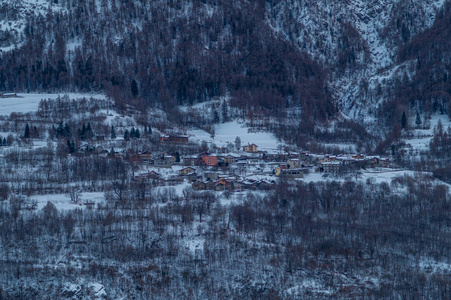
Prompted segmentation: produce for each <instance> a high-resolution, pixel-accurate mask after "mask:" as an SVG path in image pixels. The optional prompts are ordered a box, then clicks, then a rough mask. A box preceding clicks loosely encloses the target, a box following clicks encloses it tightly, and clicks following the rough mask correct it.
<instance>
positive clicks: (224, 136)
mask: <svg viewBox="0 0 451 300" xmlns="http://www.w3.org/2000/svg"><path fill="white" fill-rule="evenodd" d="M188 134H189V135H190V139H191V140H192V141H198V142H201V141H206V142H209V143H215V144H216V145H217V146H226V145H227V144H228V143H232V144H234V143H235V139H236V137H237V136H238V137H240V139H241V145H242V146H245V145H248V144H256V145H257V146H258V150H263V151H268V152H274V151H276V150H277V149H278V147H279V146H280V145H282V146H283V145H284V144H283V143H281V142H279V141H278V140H277V138H276V137H275V136H274V135H273V134H272V133H269V132H252V129H250V128H248V127H246V126H245V124H244V123H240V122H238V121H232V122H227V123H223V124H218V125H216V126H215V135H214V137H212V136H211V135H210V134H209V133H207V132H206V131H204V130H200V129H193V130H189V131H188Z"/></svg>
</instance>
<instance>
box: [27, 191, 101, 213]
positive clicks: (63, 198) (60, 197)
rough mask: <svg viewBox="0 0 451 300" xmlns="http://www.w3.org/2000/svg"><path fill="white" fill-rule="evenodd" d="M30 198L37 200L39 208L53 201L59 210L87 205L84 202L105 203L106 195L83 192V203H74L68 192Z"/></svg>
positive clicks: (81, 198) (81, 197)
mask: <svg viewBox="0 0 451 300" xmlns="http://www.w3.org/2000/svg"><path fill="white" fill-rule="evenodd" d="M30 199H31V201H36V202H37V209H38V210H40V209H42V208H43V207H44V206H46V205H47V202H51V203H52V204H53V205H55V207H56V208H57V209H58V210H70V209H75V208H82V207H87V206H86V205H84V204H83V203H94V204H97V203H103V202H105V195H104V193H103V192H93V193H89V192H87V193H82V194H81V196H80V203H81V204H76V203H72V202H71V201H70V197H69V195H68V194H48V195H32V196H31V197H30Z"/></svg>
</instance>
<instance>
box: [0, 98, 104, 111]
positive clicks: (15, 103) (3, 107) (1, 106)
mask: <svg viewBox="0 0 451 300" xmlns="http://www.w3.org/2000/svg"><path fill="white" fill-rule="evenodd" d="M64 95H65V94H17V96H18V97H17V98H16V97H13V98H0V115H10V114H11V113H13V112H16V113H27V112H35V111H37V109H38V105H39V102H40V101H41V100H42V99H56V98H58V97H59V96H61V97H62V96H64ZM67 95H68V96H69V98H70V99H71V100H72V99H82V98H95V99H102V100H104V99H105V98H106V97H105V95H100V94H77V93H69V94H67Z"/></svg>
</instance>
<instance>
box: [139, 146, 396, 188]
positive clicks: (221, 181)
mask: <svg viewBox="0 0 451 300" xmlns="http://www.w3.org/2000/svg"><path fill="white" fill-rule="evenodd" d="M135 158H136V160H137V161H141V162H145V163H148V164H149V165H150V166H153V167H155V169H154V170H152V171H150V172H147V173H142V174H139V175H137V176H136V177H135V179H136V180H154V181H160V182H166V183H168V182H182V181H189V182H190V183H191V184H192V187H193V189H194V190H215V191H224V190H230V191H241V190H265V189H271V187H273V186H274V185H275V184H276V178H277V177H286V178H303V177H304V175H305V174H308V173H310V172H318V173H325V174H327V173H329V174H334V175H344V174H347V173H350V172H353V171H356V170H359V169H362V168H364V169H366V168H373V167H390V160H389V159H388V158H380V157H377V156H371V157H366V156H364V155H362V154H355V155H318V154H310V153H273V154H270V153H267V152H264V151H258V146H257V145H255V144H252V145H246V146H243V151H242V152H239V153H227V154H224V155H216V154H211V153H201V154H198V155H192V156H184V157H179V156H178V155H173V154H170V153H158V154H155V155H152V154H151V153H149V152H142V153H138V154H136V155H135ZM175 166H177V167H175ZM173 167H174V168H173ZM160 168H163V169H160ZM168 168H170V169H168ZM159 170H162V172H163V173H165V175H162V174H160V173H159V172H158V171H159ZM163 170H165V171H163ZM168 172H169V173H171V172H172V173H171V175H169V176H168V175H167V174H168Z"/></svg>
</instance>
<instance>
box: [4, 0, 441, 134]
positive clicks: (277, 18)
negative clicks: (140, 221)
mask: <svg viewBox="0 0 451 300" xmlns="http://www.w3.org/2000/svg"><path fill="white" fill-rule="evenodd" d="M444 3H446V2H445V1H444V0H421V1H412V0H347V1H327V0H320V1H314V0H305V1H300V0H287V1H270V0H267V1H255V2H253V1H244V0H240V1H233V3H223V2H222V1H218V0H206V1H202V2H200V1H193V2H186V1H171V2H167V1H144V0H140V1H138V0H130V1H125V2H124V1H122V2H121V1H111V0H104V1H94V0H87V1H78V0H59V1H54V0H51V1H50V0H49V1H47V0H37V1H34V0H26V1H6V0H3V1H1V2H0V25H1V26H0V49H1V50H2V51H3V53H6V52H8V51H11V50H12V49H14V48H15V47H16V46H17V47H18V48H21V51H19V52H20V53H18V54H17V56H13V57H8V58H7V59H5V61H6V62H7V63H8V64H9V65H13V68H14V67H15V66H14V64H18V63H19V62H18V59H17V57H21V59H20V62H21V63H22V61H23V60H26V61H27V62H26V63H24V64H25V65H20V66H17V70H16V69H14V71H11V67H9V65H8V67H5V68H4V72H5V73H6V75H4V76H3V77H2V79H4V80H3V82H5V83H4V84H3V85H2V86H1V88H2V89H6V90H8V89H22V90H23V89H24V87H26V88H27V91H33V90H34V89H38V90H40V91H43V90H45V89H49V88H50V89H53V90H58V89H66V90H96V91H99V90H102V89H108V90H109V92H110V94H113V95H116V96H115V97H116V98H118V99H119V98H120V99H124V98H127V97H130V96H133V97H136V96H140V97H142V98H144V99H145V100H144V101H145V103H155V102H157V103H158V104H157V106H158V105H160V106H163V107H164V106H167V107H170V106H173V105H176V104H192V103H196V102H202V101H206V100H209V99H211V97H212V96H218V95H219V96H225V94H226V93H231V94H234V95H239V97H240V98H242V99H241V100H240V101H242V102H246V101H247V102H252V103H251V104H247V105H241V104H242V103H241V104H240V105H241V107H246V106H250V107H252V106H259V107H260V106H261V109H255V110H258V111H259V113H261V112H262V111H265V112H266V113H268V112H271V113H272V112H274V111H279V110H280V111H282V110H283V109H284V108H285V107H286V108H289V109H291V108H294V109H298V108H301V109H300V110H299V111H301V112H304V113H305V111H306V110H308V112H307V113H305V114H304V115H302V114H301V117H305V115H309V114H310V115H312V116H313V118H316V119H318V117H319V119H322V120H324V119H327V118H328V117H329V116H332V117H336V116H340V115H344V116H345V118H346V117H347V118H350V119H352V120H354V121H359V122H362V123H365V124H367V125H368V126H367V127H368V128H370V127H374V126H376V127H378V128H377V129H376V130H373V131H376V132H377V131H378V130H379V129H380V128H379V125H381V124H383V122H380V120H379V119H380V117H379V116H378V115H377V111H378V110H379V109H380V105H381V104H382V103H384V102H385V101H387V100H391V99H392V98H393V93H392V92H391V90H392V89H393V86H394V85H395V82H396V80H400V79H402V77H403V76H408V77H412V76H413V75H414V73H415V68H413V67H412V66H413V63H412V62H406V61H401V62H400V61H399V59H398V53H399V49H400V48H401V47H402V46H404V45H405V44H406V43H408V42H409V41H410V40H411V39H412V38H413V37H415V36H417V35H418V34H419V33H421V32H423V31H424V30H426V29H427V28H430V27H431V26H432V24H433V23H434V20H435V19H436V15H437V12H439V11H440V9H441V8H442V7H443V5H444ZM61 19H64V22H61ZM79 20H83V22H80V21H79ZM37 32H38V34H37ZM25 42H27V43H25ZM105 49H108V51H105ZM282 49H283V50H282ZM293 49H294V50H293ZM63 50H64V51H65V55H61V53H58V51H63ZM296 51H297V52H296ZM301 59H302V60H303V59H305V60H303V61H302V62H301V63H299V61H300V60H301ZM42 61H44V62H46V63H48V65H45V64H42ZM318 63H319V64H318ZM0 66H1V64H0ZM24 70H26V71H24ZM0 71H2V70H0ZM0 73H1V72H0ZM34 73H36V75H35V74H34ZM11 78H18V80H16V82H14V83H13V84H11V82H12V80H11ZM313 80H314V82H313ZM24 82H26V84H25V83H24ZM133 84H134V89H132V85H133ZM116 87H120V91H119V90H118V88H116ZM29 89H31V90H29ZM163 90H164V91H163ZM130 91H131V93H130ZM130 94H133V95H130ZM155 99H160V100H155ZM161 99H163V100H161ZM160 102H161V104H160ZM254 102H255V103H254ZM309 103H313V104H312V105H310V104H309ZM308 105H310V106H309V107H307V106H308ZM314 106H317V107H320V108H318V109H313V108H312V107H314ZM334 106H337V108H338V109H339V110H341V112H342V113H343V114H335V112H334V109H333V108H332V107H334ZM312 112H314V113H312ZM253 113H255V112H253ZM390 125H392V124H390Z"/></svg>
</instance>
